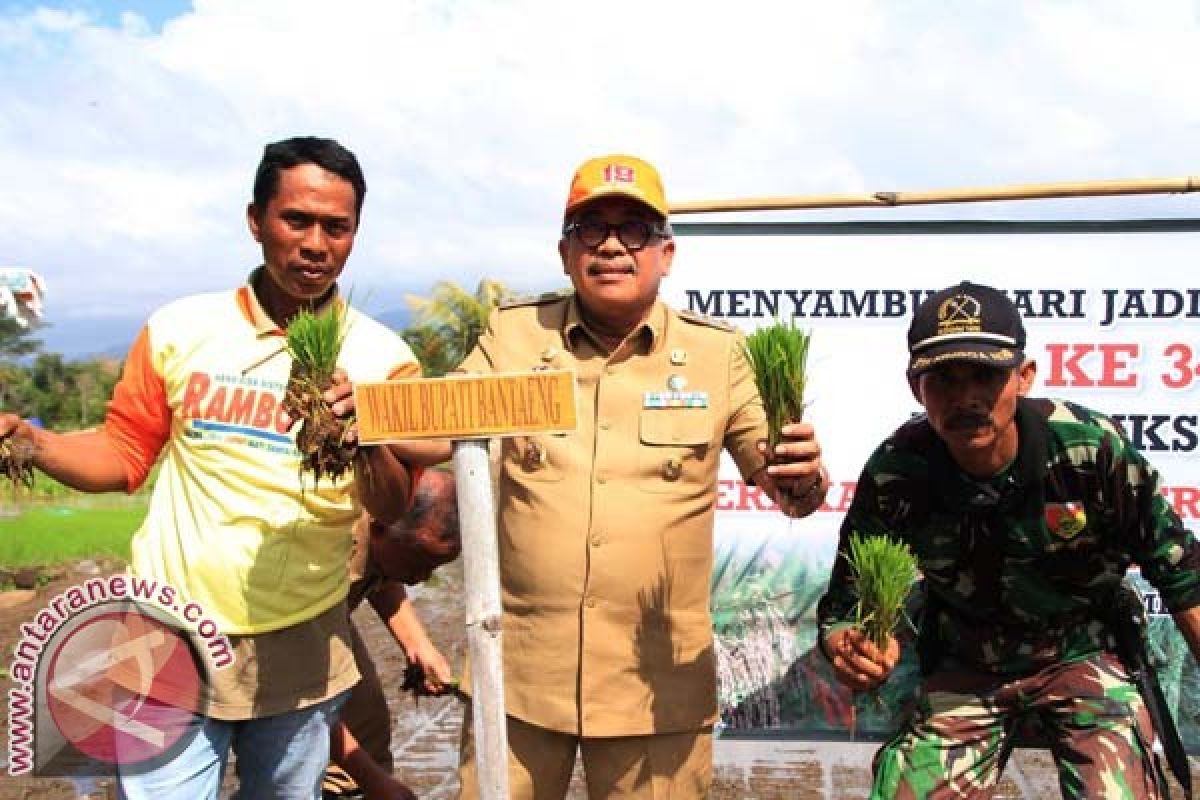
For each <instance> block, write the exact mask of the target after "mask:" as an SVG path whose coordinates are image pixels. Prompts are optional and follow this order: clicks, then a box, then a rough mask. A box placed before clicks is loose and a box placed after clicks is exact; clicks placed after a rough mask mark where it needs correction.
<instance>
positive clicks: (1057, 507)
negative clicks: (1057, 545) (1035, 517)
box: [1045, 502, 1087, 539]
mask: <svg viewBox="0 0 1200 800" xmlns="http://www.w3.org/2000/svg"><path fill="white" fill-rule="evenodd" d="M1045 520H1046V528H1047V529H1048V530H1049V531H1050V533H1052V534H1054V535H1055V536H1057V537H1058V538H1060V539H1071V538H1073V537H1074V536H1075V535H1076V534H1078V533H1079V532H1080V531H1082V530H1083V529H1084V528H1086V527H1087V513H1086V512H1085V511H1084V510H1083V503H1078V502H1072V503H1047V504H1046V511H1045Z"/></svg>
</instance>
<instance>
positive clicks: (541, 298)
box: [496, 289, 574, 308]
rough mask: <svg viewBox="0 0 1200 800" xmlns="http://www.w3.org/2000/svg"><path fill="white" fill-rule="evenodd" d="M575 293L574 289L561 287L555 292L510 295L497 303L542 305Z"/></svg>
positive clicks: (504, 304) (500, 305) (514, 306)
mask: <svg viewBox="0 0 1200 800" xmlns="http://www.w3.org/2000/svg"><path fill="white" fill-rule="evenodd" d="M573 293H574V289H559V290H557V291H554V292H543V293H542V294H534V295H523V296H520V297H510V298H508V299H507V300H502V301H501V302H500V303H498V304H497V305H496V308H521V307H522V306H540V305H543V304H545V303H552V302H554V301H555V300H562V299H564V298H567V297H570V296H571V295H572V294H573Z"/></svg>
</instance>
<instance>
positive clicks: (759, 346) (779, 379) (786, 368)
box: [744, 319, 812, 453]
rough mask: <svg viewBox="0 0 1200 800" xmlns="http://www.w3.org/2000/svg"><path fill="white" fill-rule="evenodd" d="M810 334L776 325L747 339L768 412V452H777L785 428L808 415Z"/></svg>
mask: <svg viewBox="0 0 1200 800" xmlns="http://www.w3.org/2000/svg"><path fill="white" fill-rule="evenodd" d="M811 339H812V334H811V332H809V331H804V330H801V329H800V328H797V327H796V322H795V320H794V319H793V320H792V321H791V322H787V323H785V322H775V323H773V324H771V325H766V326H763V327H761V328H759V329H758V330H756V331H754V332H753V333H751V334H750V335H748V336H747V337H746V342H745V346H744V347H745V353H746V360H747V361H749V362H750V369H751V370H752V371H753V372H754V382H755V383H756V384H757V385H758V393H759V395H761V396H762V401H763V408H764V409H765V410H766V412H767V448H768V449H767V452H768V453H773V452H774V451H775V445H777V444H779V442H780V441H781V440H782V438H783V435H782V434H781V433H780V431H781V430H782V429H783V426H784V425H787V424H788V423H791V422H799V421H800V420H801V418H802V417H803V415H804V387H805V385H806V383H807V375H806V370H807V368H808V345H809V341H810V340H811Z"/></svg>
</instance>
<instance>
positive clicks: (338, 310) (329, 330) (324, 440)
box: [283, 301, 356, 481]
mask: <svg viewBox="0 0 1200 800" xmlns="http://www.w3.org/2000/svg"><path fill="white" fill-rule="evenodd" d="M348 302H349V301H347V302H346V303H342V302H333V303H331V304H330V305H329V308H327V309H326V310H325V311H323V312H321V313H319V314H316V313H313V312H312V311H309V310H307V309H302V310H301V311H300V312H298V313H297V314H296V316H294V317H293V318H292V321H291V322H289V323H288V328H287V343H286V345H285V346H286V349H287V351H288V353H290V354H291V356H292V369H291V373H290V374H289V376H288V384H287V389H286V390H285V392H284V398H283V408H284V410H285V411H286V412H287V413H288V416H290V417H291V418H292V419H293V420H299V421H300V430H299V431H297V432H296V449H298V450H299V451H300V470H301V472H311V473H312V474H313V477H314V481H320V480H321V476H322V475H328V476H329V477H330V478H332V479H333V480H337V479H338V478H340V477H341V476H342V475H343V474H345V473H346V472H347V471H348V470H349V469H350V468H351V466H352V465H353V462H354V455H355V453H356V448H355V447H354V446H353V445H350V444H348V443H347V442H346V431H347V430H348V429H349V426H350V424H351V422H350V420H341V419H338V418H337V417H336V416H335V415H334V413H333V409H332V407H330V405H329V403H327V402H325V390H326V389H328V388H329V386H330V385H331V384H332V383H333V372H334V370H335V369H337V359H338V353H340V352H341V349H342V343H343V342H344V341H345V339H346V327H347V326H346V309H348V308H349V305H348Z"/></svg>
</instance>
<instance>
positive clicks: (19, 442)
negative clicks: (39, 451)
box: [0, 439, 33, 489]
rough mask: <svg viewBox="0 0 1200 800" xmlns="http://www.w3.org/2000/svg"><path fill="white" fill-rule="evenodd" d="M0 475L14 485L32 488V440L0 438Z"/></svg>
mask: <svg viewBox="0 0 1200 800" xmlns="http://www.w3.org/2000/svg"><path fill="white" fill-rule="evenodd" d="M0 475H2V476H4V477H5V478H8V480H9V481H11V482H12V484H13V485H14V486H24V487H25V488H26V489H32V488H33V442H30V441H27V440H25V439H3V440H0Z"/></svg>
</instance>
